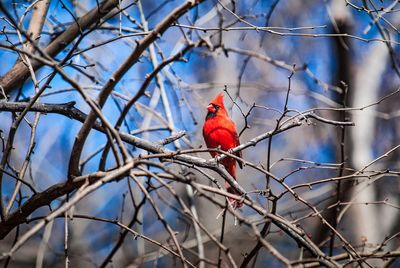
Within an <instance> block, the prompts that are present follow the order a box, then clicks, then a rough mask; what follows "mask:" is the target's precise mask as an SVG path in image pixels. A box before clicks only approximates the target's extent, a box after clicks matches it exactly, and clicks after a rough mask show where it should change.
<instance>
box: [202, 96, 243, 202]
mask: <svg viewBox="0 0 400 268" xmlns="http://www.w3.org/2000/svg"><path fill="white" fill-rule="evenodd" d="M207 110H208V113H207V116H206V121H205V123H204V126H203V137H204V140H205V142H206V145H207V147H208V148H210V149H211V148H218V147H220V148H221V150H224V151H228V150H229V149H232V148H234V147H236V146H238V145H239V144H240V142H239V137H238V135H237V133H236V126H235V123H234V122H233V121H232V120H231V119H230V118H229V117H228V113H227V112H226V110H225V106H224V94H223V93H221V94H219V95H218V96H217V97H215V99H213V100H212V101H211V102H210V104H209V105H208V106H207ZM210 154H211V156H212V157H216V156H217V155H219V153H217V152H210ZM236 155H237V156H239V157H242V154H241V152H238V153H236ZM221 163H222V165H224V167H225V169H226V170H227V171H228V172H229V174H231V176H232V177H233V178H235V179H236V160H235V159H234V158H231V157H227V158H224V159H223V160H222V161H221ZM238 163H239V166H240V168H242V163H241V162H239V161H238ZM225 188H226V190H227V191H228V193H233V194H238V192H237V191H236V190H234V189H233V188H232V187H231V186H230V185H229V183H228V182H225ZM230 202H231V204H232V206H233V207H234V208H239V207H241V206H243V204H242V203H240V202H239V201H236V200H235V199H232V200H231V199H230Z"/></svg>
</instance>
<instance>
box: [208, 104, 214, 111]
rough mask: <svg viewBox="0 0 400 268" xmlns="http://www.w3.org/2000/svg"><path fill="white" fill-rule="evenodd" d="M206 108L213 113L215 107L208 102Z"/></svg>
mask: <svg viewBox="0 0 400 268" xmlns="http://www.w3.org/2000/svg"><path fill="white" fill-rule="evenodd" d="M207 110H208V111H209V112H210V113H215V107H214V105H212V104H209V105H208V106H207Z"/></svg>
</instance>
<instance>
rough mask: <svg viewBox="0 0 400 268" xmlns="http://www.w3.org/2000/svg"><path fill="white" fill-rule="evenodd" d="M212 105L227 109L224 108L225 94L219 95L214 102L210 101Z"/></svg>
mask: <svg viewBox="0 0 400 268" xmlns="http://www.w3.org/2000/svg"><path fill="white" fill-rule="evenodd" d="M210 104H216V105H218V106H220V107H225V106H224V92H221V93H219V94H218V95H217V96H216V97H215V99H213V100H212V101H210Z"/></svg>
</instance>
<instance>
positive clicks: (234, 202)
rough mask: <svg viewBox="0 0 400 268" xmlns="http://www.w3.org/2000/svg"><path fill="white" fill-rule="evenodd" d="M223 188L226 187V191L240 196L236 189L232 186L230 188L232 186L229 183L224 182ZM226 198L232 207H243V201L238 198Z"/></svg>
mask: <svg viewBox="0 0 400 268" xmlns="http://www.w3.org/2000/svg"><path fill="white" fill-rule="evenodd" d="M225 188H226V191H227V192H228V193H230V194H236V195H239V196H240V194H239V192H238V191H236V190H235V189H234V188H232V186H230V185H229V183H227V182H225ZM228 200H229V203H231V205H232V207H233V208H234V209H237V208H241V207H243V203H242V202H240V201H239V200H236V199H233V198H229V197H228Z"/></svg>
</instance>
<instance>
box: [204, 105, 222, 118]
mask: <svg viewBox="0 0 400 268" xmlns="http://www.w3.org/2000/svg"><path fill="white" fill-rule="evenodd" d="M211 105H212V106H213V107H214V108H215V111H214V112H211V111H208V113H207V116H206V120H207V119H210V118H214V117H215V116H217V112H218V109H219V106H218V105H216V104H211Z"/></svg>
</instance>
